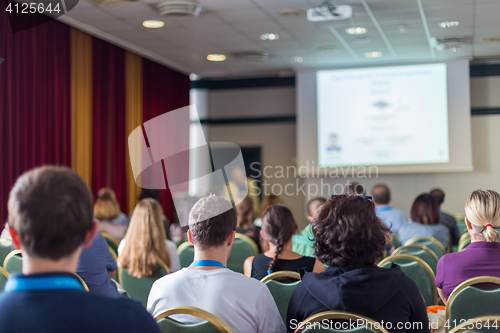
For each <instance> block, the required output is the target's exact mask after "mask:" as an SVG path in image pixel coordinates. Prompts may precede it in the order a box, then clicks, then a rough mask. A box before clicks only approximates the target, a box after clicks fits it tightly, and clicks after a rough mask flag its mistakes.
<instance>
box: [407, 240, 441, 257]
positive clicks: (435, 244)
mask: <svg viewBox="0 0 500 333" xmlns="http://www.w3.org/2000/svg"><path fill="white" fill-rule="evenodd" d="M411 244H420V245H424V246H427V247H428V248H429V249H431V251H432V252H434V253H435V254H436V255H437V257H438V258H441V257H442V256H444V254H445V253H446V249H445V248H444V246H443V244H441V242H440V241H438V240H437V239H436V238H434V237H415V238H412V239H410V240H408V241H407V242H406V243H405V245H411Z"/></svg>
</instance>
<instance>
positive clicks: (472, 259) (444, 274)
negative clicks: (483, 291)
mask: <svg viewBox="0 0 500 333" xmlns="http://www.w3.org/2000/svg"><path fill="white" fill-rule="evenodd" d="M465 215H466V217H465V223H466V225H467V229H468V231H469V234H470V236H471V244H469V246H467V248H466V249H465V250H464V251H462V252H457V253H449V254H445V255H444V256H443V257H441V259H439V262H438V265H437V271H436V287H437V288H438V293H439V296H440V297H441V299H442V300H443V302H444V303H445V304H446V301H447V300H448V296H449V295H450V294H451V292H452V291H453V289H455V288H456V287H457V286H458V285H459V284H460V283H462V282H464V281H466V280H468V279H471V278H473V277H477V276H496V277H500V261H499V260H498V258H500V243H498V241H499V233H498V229H499V228H500V196H499V195H498V193H497V192H495V191H492V190H476V191H474V192H472V194H471V195H470V197H469V199H468V200H467V202H466V203H465ZM484 287H485V288H497V287H498V286H497V285H493V286H488V285H484Z"/></svg>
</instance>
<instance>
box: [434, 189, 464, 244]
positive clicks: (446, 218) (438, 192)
mask: <svg viewBox="0 0 500 333" xmlns="http://www.w3.org/2000/svg"><path fill="white" fill-rule="evenodd" d="M429 194H430V195H431V197H433V198H434V200H435V201H436V203H437V204H438V206H439V223H442V224H444V225H446V226H447V227H448V229H449V230H450V235H451V241H452V244H453V245H458V241H459V239H460V235H459V234H458V227H457V221H456V220H455V218H454V217H453V216H452V215H450V214H447V213H445V212H443V211H442V210H441V206H442V205H443V203H444V191H443V190H442V189H440V188H434V189H432V190H431V192H430V193H429Z"/></svg>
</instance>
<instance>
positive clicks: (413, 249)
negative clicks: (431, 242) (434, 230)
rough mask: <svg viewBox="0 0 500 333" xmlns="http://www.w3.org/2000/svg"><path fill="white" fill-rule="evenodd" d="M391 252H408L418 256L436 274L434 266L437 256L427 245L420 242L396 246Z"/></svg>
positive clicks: (435, 265)
mask: <svg viewBox="0 0 500 333" xmlns="http://www.w3.org/2000/svg"><path fill="white" fill-rule="evenodd" d="M392 254H394V255H395V254H409V255H412V256H415V257H419V258H420V259H422V260H423V261H425V263H426V264H427V265H429V267H430V268H431V269H432V272H433V273H434V275H436V268H437V263H438V260H439V259H438V257H437V256H436V254H435V253H434V252H432V251H431V250H430V249H429V248H428V247H426V246H424V245H420V244H411V245H405V246H401V247H398V248H397V249H396V250H394V252H393V253H392Z"/></svg>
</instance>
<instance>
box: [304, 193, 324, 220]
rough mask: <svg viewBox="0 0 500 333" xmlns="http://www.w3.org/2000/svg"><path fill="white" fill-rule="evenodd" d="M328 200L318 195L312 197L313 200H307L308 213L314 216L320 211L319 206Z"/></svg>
mask: <svg viewBox="0 0 500 333" xmlns="http://www.w3.org/2000/svg"><path fill="white" fill-rule="evenodd" d="M325 202H326V199H325V198H323V197H316V198H312V199H311V200H309V201H308V202H307V205H306V207H307V214H309V216H312V217H314V216H315V215H316V213H317V212H318V208H319V207H320V206H321V205H322V204H324V203H325Z"/></svg>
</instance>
